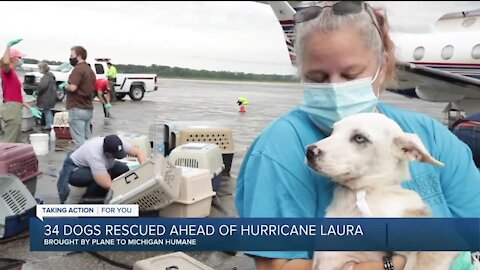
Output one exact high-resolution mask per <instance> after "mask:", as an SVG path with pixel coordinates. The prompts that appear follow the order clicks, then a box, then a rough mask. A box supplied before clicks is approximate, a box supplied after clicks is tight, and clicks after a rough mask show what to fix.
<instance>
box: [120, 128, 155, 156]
mask: <svg viewBox="0 0 480 270" xmlns="http://www.w3.org/2000/svg"><path fill="white" fill-rule="evenodd" d="M118 136H119V137H120V138H121V139H122V140H125V142H127V143H128V144H130V145H132V146H136V147H138V149H140V151H141V152H142V153H143V154H144V155H145V157H146V158H147V159H148V158H150V156H151V155H152V148H151V147H150V141H149V139H148V137H147V136H145V135H138V134H121V135H118ZM126 159H128V160H137V158H136V157H132V156H127V157H126Z"/></svg>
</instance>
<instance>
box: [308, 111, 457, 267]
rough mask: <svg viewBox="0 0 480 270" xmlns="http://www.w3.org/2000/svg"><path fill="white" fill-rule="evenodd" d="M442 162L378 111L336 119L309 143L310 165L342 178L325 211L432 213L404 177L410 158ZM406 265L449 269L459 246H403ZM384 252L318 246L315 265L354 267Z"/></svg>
mask: <svg viewBox="0 0 480 270" xmlns="http://www.w3.org/2000/svg"><path fill="white" fill-rule="evenodd" d="M409 160H416V161H420V162H428V163H431V164H434V165H436V166H443V164H442V163H441V162H439V161H437V160H435V159H434V158H433V157H432V156H430V154H429V153H428V152H427V150H426V149H425V147H424V146H423V144H422V142H421V140H420V139H419V137H418V136H417V135H415V134H411V133H405V132H403V131H402V129H401V128H400V126H398V124H397V123H395V122H394V121H393V120H391V119H389V118H387V117H386V116H384V115H382V114H379V113H361V114H357V115H354V116H350V117H347V118H345V119H342V120H341V121H339V122H337V123H335V125H334V130H333V133H332V135H331V136H330V137H327V138H325V139H323V140H321V141H319V142H317V143H315V144H312V145H309V146H308V147H307V162H308V165H309V166H310V167H311V168H313V169H314V170H316V171H317V172H319V173H321V174H323V175H325V176H328V177H330V178H331V179H332V180H333V181H335V182H336V183H338V184H339V185H337V186H336V188H335V190H334V194H333V200H332V202H331V204H330V205H329V207H328V209H327V213H326V217H353V218H355V217H387V218H388V217H429V216H430V209H429V208H428V206H427V205H426V204H425V203H424V202H423V201H422V199H421V197H420V196H419V195H418V194H417V193H416V192H415V191H411V190H407V189H404V188H403V187H401V186H400V183H401V182H402V181H404V180H407V179H410V173H409V169H408V161H409ZM399 253H400V254H402V255H404V256H406V257H407V265H406V267H405V269H408V270H409V269H417V270H423V269H425V270H426V269H429V270H432V269H442V270H443V269H449V267H450V264H451V262H452V261H453V259H454V258H455V257H456V256H457V255H458V253H457V252H420V253H418V252H399ZM386 255H387V253H385V252H315V256H314V262H313V268H314V269H321V270H337V269H342V270H344V269H353V267H354V265H355V264H356V263H359V262H365V261H374V260H376V261H382V258H383V256H386Z"/></svg>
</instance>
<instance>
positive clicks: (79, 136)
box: [59, 46, 96, 148]
mask: <svg viewBox="0 0 480 270" xmlns="http://www.w3.org/2000/svg"><path fill="white" fill-rule="evenodd" d="M86 59H87V50H85V48H83V47H82V46H74V47H72V49H71V51H70V59H69V61H70V64H71V65H72V66H73V67H74V68H73V70H72V73H71V74H70V77H69V78H68V82H65V83H62V84H60V85H59V87H60V89H62V90H64V91H65V92H66V93H67V110H68V124H69V126H70V132H71V133H72V138H73V141H74V142H75V147H76V148H78V147H80V146H81V145H82V144H83V143H84V142H85V141H86V140H88V139H89V138H90V136H91V129H90V125H91V122H92V117H93V97H92V92H93V91H94V90H95V79H96V76H95V73H94V72H93V70H92V69H91V68H90V66H89V65H88V64H87V62H85V60H86Z"/></svg>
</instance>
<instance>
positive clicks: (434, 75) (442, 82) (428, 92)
mask: <svg viewBox="0 0 480 270" xmlns="http://www.w3.org/2000/svg"><path fill="white" fill-rule="evenodd" d="M396 71H397V73H396V76H397V80H398V86H399V88H404V89H405V88H416V94H417V96H418V97H420V98H421V99H424V100H428V101H433V102H451V101H457V100H461V99H464V98H465V97H468V98H469V99H472V98H480V80H478V79H476V78H471V77H467V76H462V75H458V74H454V73H451V72H445V71H441V70H437V69H433V68H430V67H426V66H421V65H416V64H413V63H404V62H399V63H397V70H396ZM446 89H448V91H445V90H446Z"/></svg>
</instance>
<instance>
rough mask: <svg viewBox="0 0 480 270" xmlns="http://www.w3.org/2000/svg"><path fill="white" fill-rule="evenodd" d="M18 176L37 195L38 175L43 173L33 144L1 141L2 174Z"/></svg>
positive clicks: (0, 169)
mask: <svg viewBox="0 0 480 270" xmlns="http://www.w3.org/2000/svg"><path fill="white" fill-rule="evenodd" d="M5 174H12V175H15V176H16V177H18V178H19V179H20V180H21V181H22V182H23V183H24V184H25V186H26V187H27V188H28V190H29V191H30V193H31V194H32V195H35V191H36V187H37V177H38V176H39V175H40V174H41V172H40V170H39V167H38V159H37V156H36V155H35V152H34V151H33V146H32V145H30V144H22V143H0V175H5Z"/></svg>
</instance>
